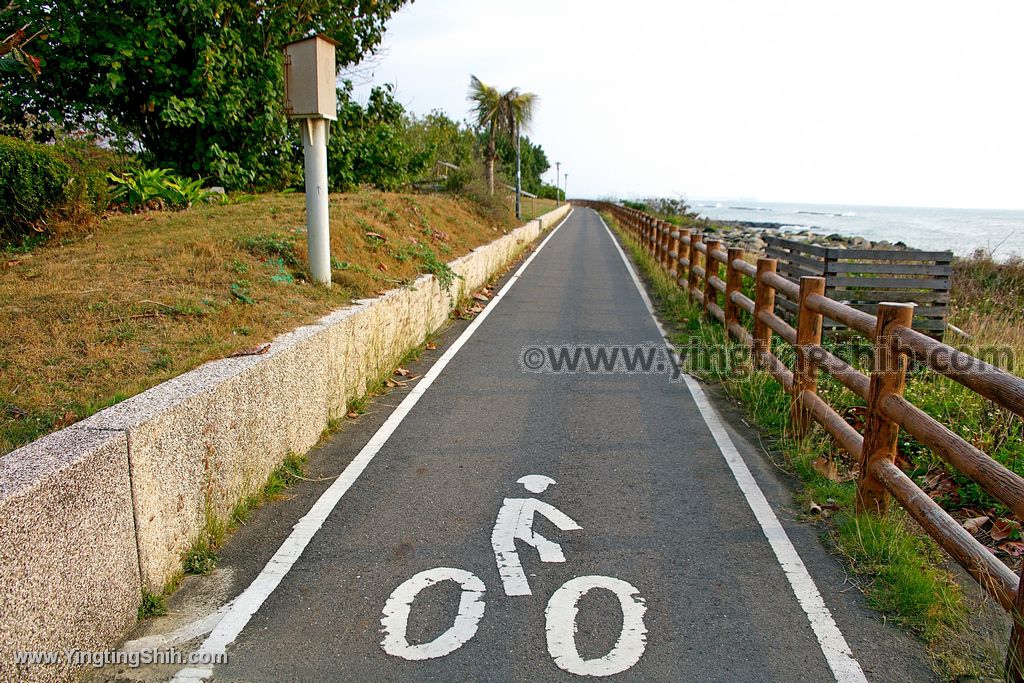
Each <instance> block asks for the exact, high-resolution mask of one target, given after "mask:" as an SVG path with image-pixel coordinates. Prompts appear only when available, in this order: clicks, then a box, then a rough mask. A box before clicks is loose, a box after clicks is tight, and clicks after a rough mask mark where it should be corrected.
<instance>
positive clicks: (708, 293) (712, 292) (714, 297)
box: [704, 240, 722, 312]
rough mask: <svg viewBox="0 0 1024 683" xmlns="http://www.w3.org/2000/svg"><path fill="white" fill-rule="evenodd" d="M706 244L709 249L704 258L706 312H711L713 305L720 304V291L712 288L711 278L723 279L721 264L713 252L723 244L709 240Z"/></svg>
mask: <svg viewBox="0 0 1024 683" xmlns="http://www.w3.org/2000/svg"><path fill="white" fill-rule="evenodd" d="M704 244H705V246H707V248H708V251H707V253H706V254H705V256H704V311H705V312H709V311H710V310H711V304H717V303H718V290H717V289H715V288H714V287H712V286H711V276H712V275H714V276H715V277H718V278H719V279H721V278H720V275H721V273H722V271H721V268H720V266H721V264H720V263H719V262H718V261H716V260H715V259H714V257H712V256H711V252H713V251H715V250H716V249H718V247H720V246H721V245H722V243H721V241H719V240H708V241H707V242H705V243H704Z"/></svg>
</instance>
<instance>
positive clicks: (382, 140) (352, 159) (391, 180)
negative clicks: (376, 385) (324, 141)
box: [327, 81, 434, 192]
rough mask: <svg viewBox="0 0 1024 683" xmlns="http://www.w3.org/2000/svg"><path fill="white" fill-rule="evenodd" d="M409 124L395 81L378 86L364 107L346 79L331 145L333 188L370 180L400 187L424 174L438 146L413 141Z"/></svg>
mask: <svg viewBox="0 0 1024 683" xmlns="http://www.w3.org/2000/svg"><path fill="white" fill-rule="evenodd" d="M406 125H407V116H406V113H405V109H404V107H402V105H401V103H399V102H398V101H397V100H395V97H394V87H393V86H392V85H390V84H389V85H384V86H378V87H375V88H374V89H373V90H372V91H371V92H370V99H369V101H368V102H367V104H366V107H365V108H363V107H362V106H361V105H360V104H359V103H358V102H356V101H354V100H353V99H352V83H351V82H349V81H346V82H345V83H344V85H343V87H341V88H339V89H338V120H337V122H335V123H332V124H331V137H330V142H328V147H327V155H328V159H329V160H330V161H329V163H328V164H327V172H328V175H329V177H328V180H329V182H330V189H331V190H332V191H335V192H344V191H347V190H351V189H353V188H355V187H358V186H359V185H363V184H368V185H373V186H374V187H376V188H378V189H381V190H397V189H398V188H399V187H401V186H402V185H404V184H406V183H408V182H409V181H410V180H411V179H412V178H413V177H415V176H416V175H417V174H419V173H421V172H422V171H423V170H424V169H425V168H426V167H427V165H428V164H429V163H430V159H431V155H432V153H433V151H434V149H433V147H431V146H429V145H428V146H426V147H424V148H420V149H417V148H416V147H414V146H413V145H412V144H410V141H409V138H408V135H407V134H406Z"/></svg>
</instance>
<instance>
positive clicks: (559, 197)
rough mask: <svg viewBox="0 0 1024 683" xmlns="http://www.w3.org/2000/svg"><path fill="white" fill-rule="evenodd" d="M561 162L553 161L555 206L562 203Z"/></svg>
mask: <svg viewBox="0 0 1024 683" xmlns="http://www.w3.org/2000/svg"><path fill="white" fill-rule="evenodd" d="M561 168H562V162H561V161H556V162H555V206H556V207H557V206H561V205H562V176H561Z"/></svg>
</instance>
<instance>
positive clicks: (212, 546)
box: [143, 422, 337, 604]
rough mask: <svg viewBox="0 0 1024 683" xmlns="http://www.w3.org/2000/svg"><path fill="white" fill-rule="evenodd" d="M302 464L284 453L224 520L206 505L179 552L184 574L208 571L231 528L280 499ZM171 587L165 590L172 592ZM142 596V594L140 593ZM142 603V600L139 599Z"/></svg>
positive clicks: (297, 457) (300, 472)
mask: <svg viewBox="0 0 1024 683" xmlns="http://www.w3.org/2000/svg"><path fill="white" fill-rule="evenodd" d="M336 428H337V422H333V423H329V424H328V427H327V430H332V429H336ZM305 464H306V456H304V455H301V456H300V455H295V454H294V453H290V454H288V455H287V456H286V457H285V459H284V462H282V463H281V464H280V465H279V466H278V467H277V469H275V470H274V471H273V472H271V473H270V476H269V477H268V478H267V481H266V483H265V484H264V485H263V488H262V489H261V490H260V491H259V492H258V493H255V494H253V495H250V496H247V497H245V498H243V499H242V500H240V501H239V502H238V503H237V504H236V505H235V507H234V509H233V510H232V511H231V515H230V517H229V518H228V520H227V521H226V522H225V521H221V520H220V519H219V518H218V517H217V515H216V513H214V511H213V509H212V508H210V507H208V508H207V512H206V524H205V526H204V527H203V531H202V533H201V534H200V536H199V538H197V539H196V540H195V542H194V543H193V544H192V547H191V548H189V549H188V550H187V551H185V553H183V554H182V558H181V561H182V569H183V570H184V572H185V573H186V574H209V573H210V572H212V571H213V570H214V569H216V568H217V551H218V549H219V548H220V547H221V545H223V543H224V540H225V539H226V538H227V536H228V535H229V534H230V533H231V532H232V531H234V530H235V529H236V528H237V527H238V525H239V524H244V523H245V522H246V520H248V519H249V517H250V515H252V512H253V510H255V509H256V508H258V507H259V506H260V505H262V504H263V503H265V502H266V501H268V500H276V499H278V498H280V497H281V496H282V495H283V494H284V492H285V490H286V489H287V488H288V487H289V486H291V485H292V484H294V483H296V482H298V481H300V480H301V479H302V475H303V468H304V467H305ZM173 590H174V587H171V588H170V590H167V591H165V593H170V592H173ZM143 597H144V598H145V596H143ZM143 604H145V599H144V601H143Z"/></svg>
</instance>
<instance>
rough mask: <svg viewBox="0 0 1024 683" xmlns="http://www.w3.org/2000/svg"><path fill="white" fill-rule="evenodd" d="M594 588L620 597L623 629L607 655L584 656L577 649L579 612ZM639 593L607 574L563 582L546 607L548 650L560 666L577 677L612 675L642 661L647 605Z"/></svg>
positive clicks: (645, 634) (645, 642)
mask: <svg viewBox="0 0 1024 683" xmlns="http://www.w3.org/2000/svg"><path fill="white" fill-rule="evenodd" d="M595 588H603V589H605V590H609V591H611V592H612V593H614V594H615V597H617V598H618V599H619V606H620V607H621V608H622V631H620V632H619V638H618V640H616V641H615V645H613V646H612V649H611V650H609V651H608V654H606V655H605V656H603V657H598V658H596V659H583V658H582V657H580V653H579V650H577V649H576V615H577V614H578V613H579V607H578V605H579V602H580V599H581V598H582V597H583V596H584V595H586V594H587V593H589V592H590V591H591V590H593V589H595ZM639 593H640V591H638V590H637V589H636V588H634V587H633V585H632V584H630V583H627V582H626V581H623V580H622V579H613V578H611V577H608V576H580V577H577V578H575V579H570V580H569V581H566V582H565V583H564V584H562V586H561V588H559V589H558V590H556V591H555V592H554V594H553V595H552V596H551V599H550V600H549V601H548V606H547V609H546V610H544V619H545V632H546V636H547V642H548V652H549V653H550V654H551V657H552V659H554V660H555V664H557V665H558V668H560V669H562V670H563V671H568V672H569V673H571V674H576V675H577V676H611V675H613V674H617V673H622V672H623V671H625V670H626V669H628V668H629V667H631V666H633V665H634V664H636V663H637V662H639V661H640V657H642V656H643V654H644V649H645V648H646V647H647V627H646V626H645V625H644V613H645V612H646V611H647V606H646V604H645V603H644V600H643V598H641V597H640V595H639Z"/></svg>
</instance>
